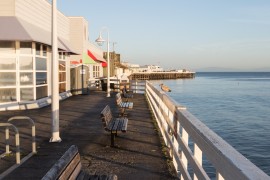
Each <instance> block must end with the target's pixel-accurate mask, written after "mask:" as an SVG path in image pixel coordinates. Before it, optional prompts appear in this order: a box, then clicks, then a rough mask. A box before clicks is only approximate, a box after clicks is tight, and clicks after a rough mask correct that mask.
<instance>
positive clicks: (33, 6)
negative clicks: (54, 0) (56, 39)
mask: <svg viewBox="0 0 270 180" xmlns="http://www.w3.org/2000/svg"><path fill="white" fill-rule="evenodd" d="M14 1H15V16H16V17H18V18H20V19H23V20H25V21H27V22H29V23H31V24H34V25H35V26H37V27H39V28H41V29H44V30H45V31H48V32H51V17H52V15H51V14H52V13H51V12H52V10H51V9H52V7H51V4H50V3H49V2H48V1H46V0H39V1H37V0H14ZM57 25H58V27H60V28H58V32H57V33H58V36H60V37H62V38H64V39H66V40H69V35H70V32H69V29H70V26H69V18H68V17H66V16H65V15H63V14H62V13H61V12H59V11H58V13H57Z"/></svg>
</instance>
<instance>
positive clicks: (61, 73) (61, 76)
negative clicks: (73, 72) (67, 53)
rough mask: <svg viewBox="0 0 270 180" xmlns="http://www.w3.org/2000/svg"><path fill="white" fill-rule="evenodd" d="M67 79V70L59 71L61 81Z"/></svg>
mask: <svg viewBox="0 0 270 180" xmlns="http://www.w3.org/2000/svg"><path fill="white" fill-rule="evenodd" d="M63 81H66V72H59V82H63Z"/></svg>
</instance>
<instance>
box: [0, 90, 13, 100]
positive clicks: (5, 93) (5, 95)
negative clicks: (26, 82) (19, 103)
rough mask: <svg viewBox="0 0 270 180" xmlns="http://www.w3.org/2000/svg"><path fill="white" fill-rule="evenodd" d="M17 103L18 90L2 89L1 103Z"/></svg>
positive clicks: (0, 91) (0, 93) (0, 94)
mask: <svg viewBox="0 0 270 180" xmlns="http://www.w3.org/2000/svg"><path fill="white" fill-rule="evenodd" d="M12 101H16V88H3V89H1V88H0V102H12Z"/></svg>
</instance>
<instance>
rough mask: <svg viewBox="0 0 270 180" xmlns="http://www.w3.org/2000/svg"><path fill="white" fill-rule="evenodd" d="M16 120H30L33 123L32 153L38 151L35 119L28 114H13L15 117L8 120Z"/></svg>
mask: <svg viewBox="0 0 270 180" xmlns="http://www.w3.org/2000/svg"><path fill="white" fill-rule="evenodd" d="M14 120H28V121H29V122H30V123H31V125H32V153H37V148H36V126H35V123H34V121H33V119H31V118H30V117H27V116H13V117H11V118H9V119H8V122H9V123H11V121H14Z"/></svg>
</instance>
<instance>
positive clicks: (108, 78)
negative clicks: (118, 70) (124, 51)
mask: <svg viewBox="0 0 270 180" xmlns="http://www.w3.org/2000/svg"><path fill="white" fill-rule="evenodd" d="M101 31H102V30H101ZM101 31H100V32H99V36H98V38H97V39H96V42H97V44H98V45H99V46H102V45H103V43H104V42H107V97H111V94H110V41H109V31H108V29H107V41H106V40H104V39H103V38H102V37H101Z"/></svg>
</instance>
